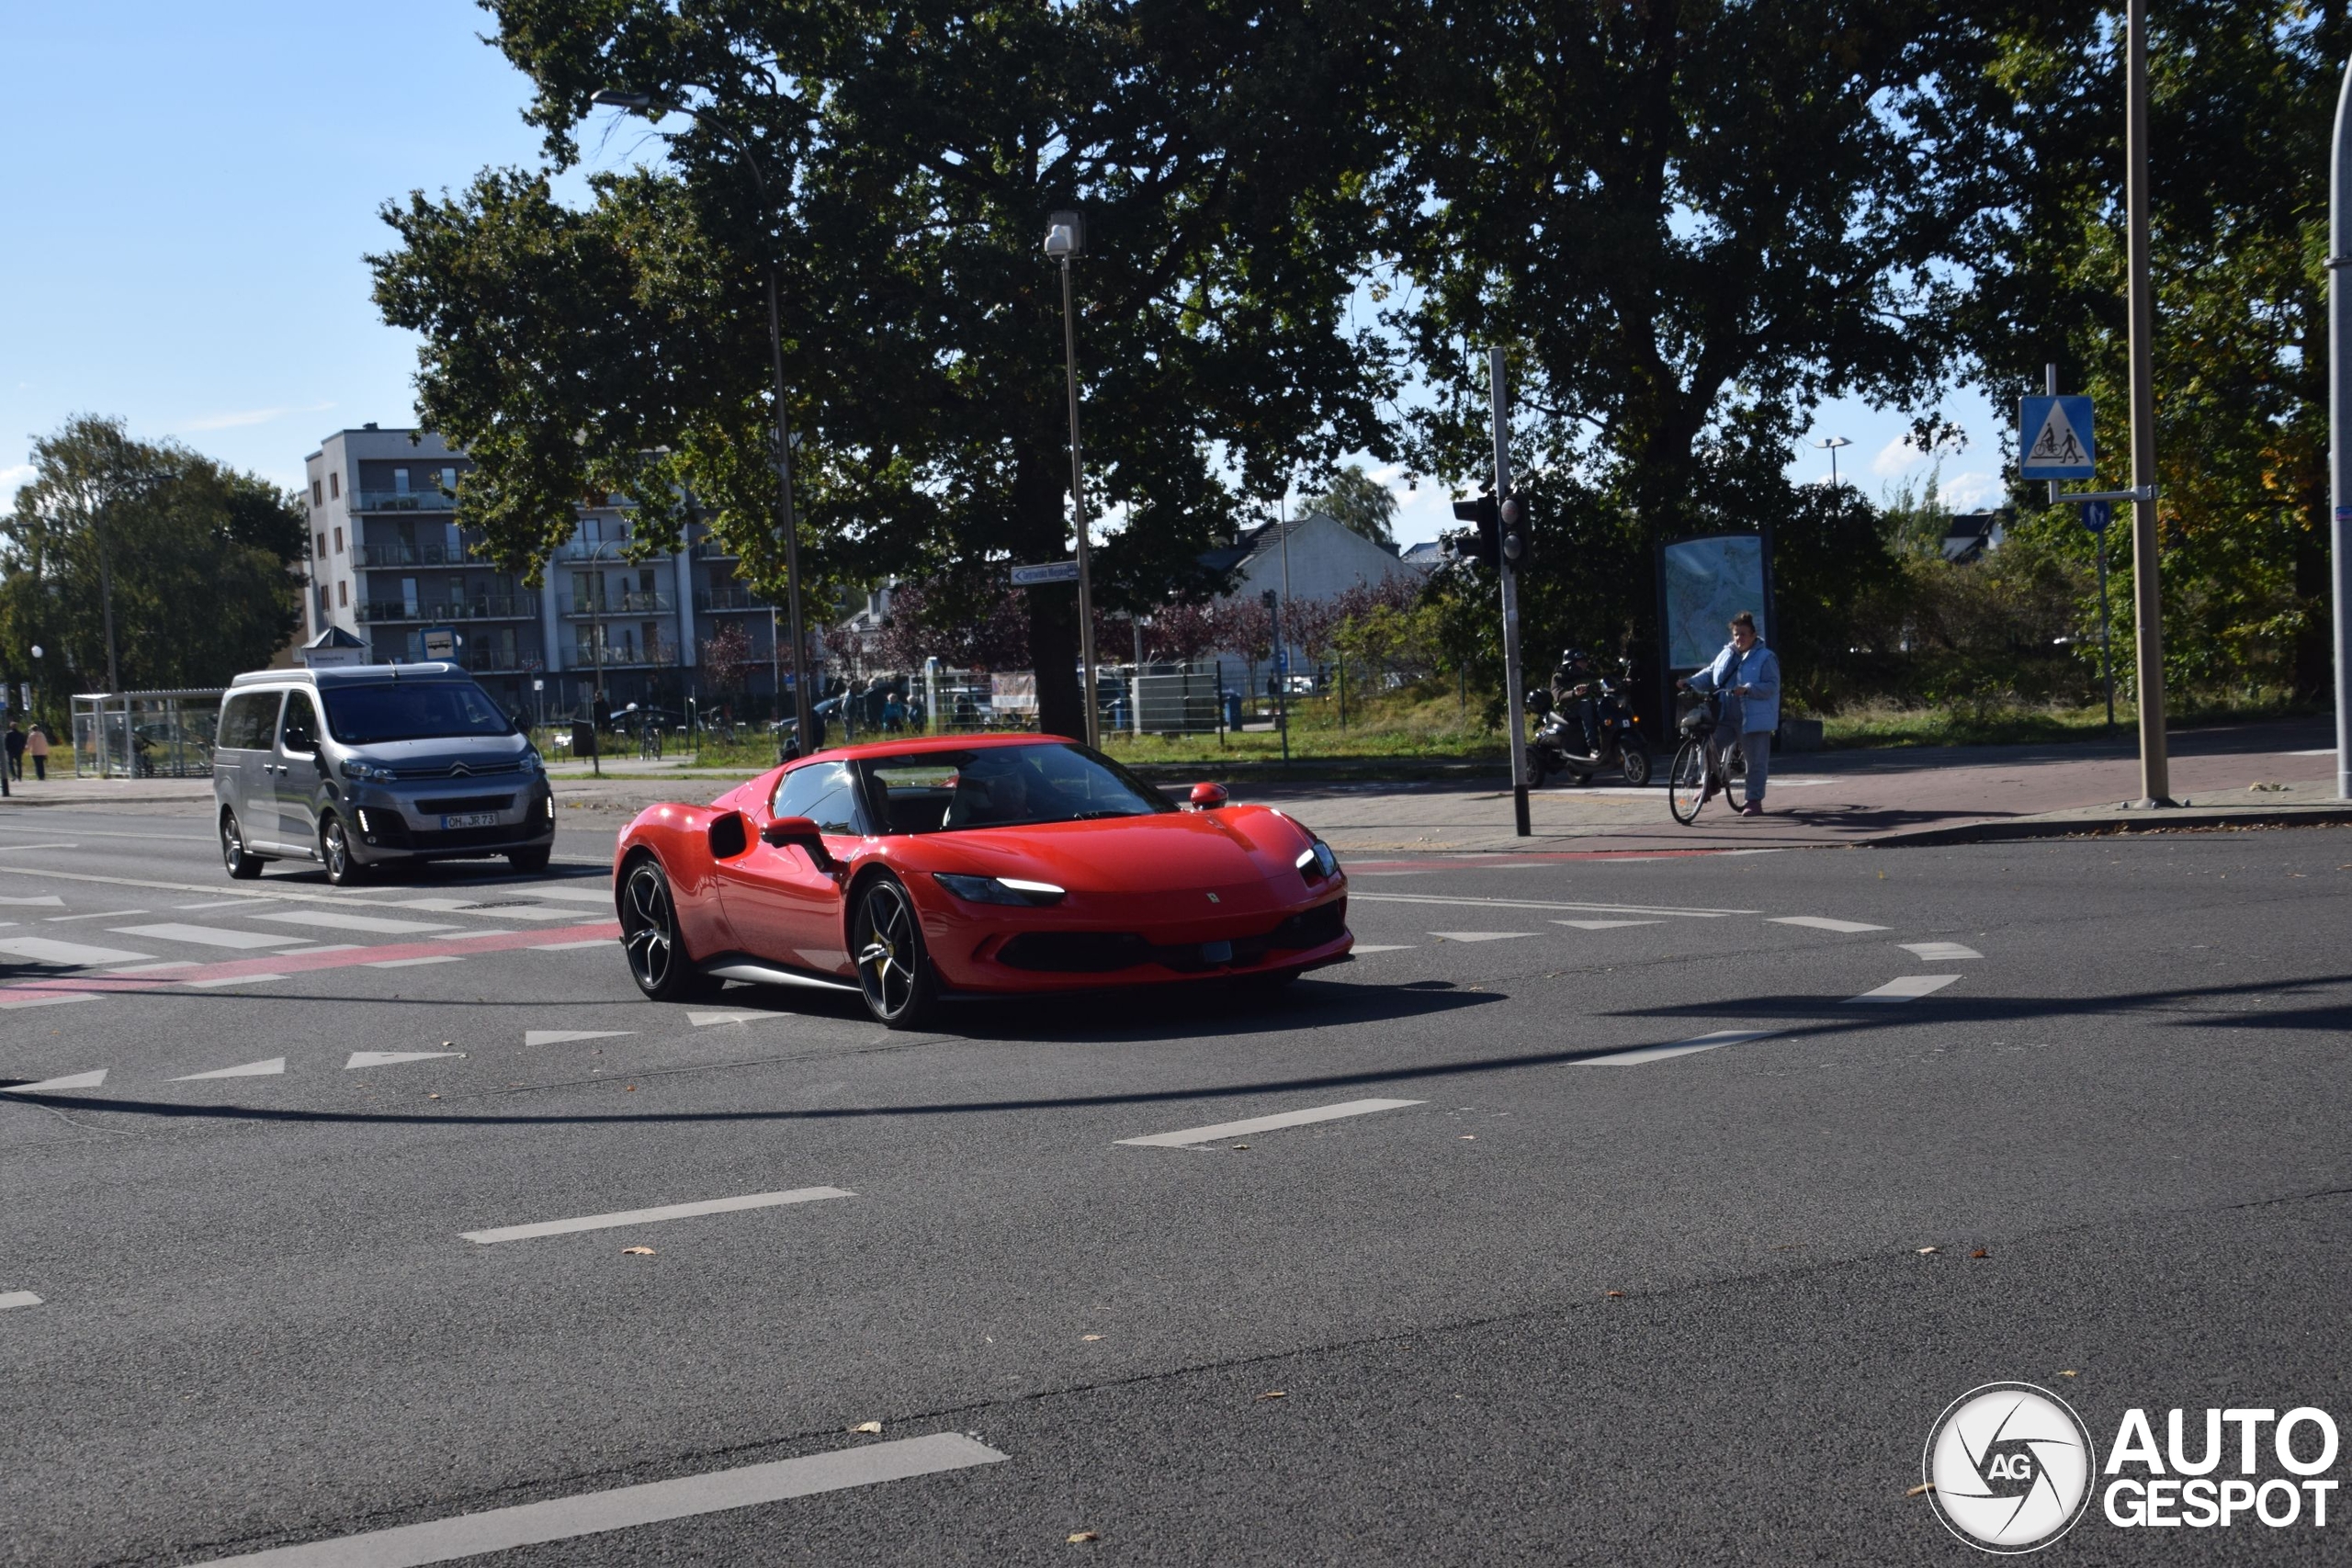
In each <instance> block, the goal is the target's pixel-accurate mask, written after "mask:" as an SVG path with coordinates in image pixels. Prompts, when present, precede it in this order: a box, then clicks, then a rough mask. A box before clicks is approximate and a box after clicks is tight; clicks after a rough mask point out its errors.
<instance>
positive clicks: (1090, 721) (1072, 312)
mask: <svg viewBox="0 0 2352 1568" xmlns="http://www.w3.org/2000/svg"><path fill="white" fill-rule="evenodd" d="M1046 222H1047V228H1046V254H1047V255H1048V256H1051V257H1053V258H1054V259H1056V260H1057V261H1059V262H1060V263H1061V264H1062V361H1063V365H1064V367H1065V368H1066V369H1067V370H1068V372H1069V510H1070V519H1071V523H1072V525H1073V526H1074V527H1075V528H1076V530H1077V534H1078V651H1079V663H1080V666H1081V668H1082V671H1083V674H1082V679H1083V681H1084V682H1085V687H1086V690H1085V693H1084V697H1083V701H1084V711H1085V715H1086V743H1087V744H1088V745H1089V746H1092V747H1096V748H1098V749H1099V748H1100V747H1101V746H1102V744H1103V721H1102V716H1101V715H1100V714H1098V713H1096V712H1095V711H1094V573H1093V568H1092V563H1091V559H1090V555H1091V552H1090V551H1089V550H1088V548H1087V538H1086V464H1085V463H1084V461H1083V460H1082V459H1081V458H1080V454H1079V446H1078V307H1077V304H1076V303H1075V300H1074V299H1073V296H1072V295H1071V292H1070V280H1069V263H1070V258H1071V257H1072V256H1075V255H1078V254H1080V253H1081V252H1083V251H1084V250H1085V248H1086V221H1085V220H1084V219H1082V218H1080V216H1079V215H1078V214H1077V213H1076V212H1057V213H1055V214H1054V215H1053V216H1052V217H1051V218H1049V219H1048V220H1046Z"/></svg>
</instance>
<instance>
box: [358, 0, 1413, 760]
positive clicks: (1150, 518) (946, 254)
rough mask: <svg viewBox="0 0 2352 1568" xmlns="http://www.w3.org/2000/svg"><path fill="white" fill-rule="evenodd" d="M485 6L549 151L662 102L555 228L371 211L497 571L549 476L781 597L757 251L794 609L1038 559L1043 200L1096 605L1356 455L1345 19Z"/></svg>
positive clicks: (1153, 8) (455, 202)
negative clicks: (782, 367) (718, 554)
mask: <svg viewBox="0 0 2352 1568" xmlns="http://www.w3.org/2000/svg"><path fill="white" fill-rule="evenodd" d="M492 11H493V13H494V14H495V16H496V17H497V20H498V34H497V39H496V41H497V43H498V45H499V47H501V48H502V49H503V51H505V53H506V55H507V57H508V58H509V59H510V60H511V61H513V62H514V63H515V65H516V66H518V67H519V68H520V69H522V70H523V71H524V72H526V73H527V74H528V75H529V76H530V77H531V78H532V80H533V81H534V82H535V83H536V84H537V89H538V96H537V100H536V102H535V105H534V107H533V108H532V110H531V117H532V118H533V119H534V120H535V121H536V122H537V124H539V125H540V126H542V127H543V128H544V129H545V130H546V131H547V150H548V160H549V163H550V164H552V165H554V166H557V167H560V166H563V165H565V164H569V163H570V162H571V160H572V159H573V157H574V155H575V141H574V139H575V137H576V136H577V134H578V133H579V130H580V127H581V124H582V121H583V120H584V119H585V118H587V116H588V115H589V114H590V112H591V106H590V98H591V96H592V95H593V94H594V92H595V91H596V90H598V89H599V88H605V87H616V88H622V89H626V90H629V91H633V92H642V93H647V94H650V95H652V96H654V97H655V98H656V99H658V100H660V101H662V102H664V103H682V104H686V105H690V106H692V107H695V109H696V110H697V111H699V115H698V118H695V119H694V120H693V121H692V122H691V123H687V122H684V121H673V125H675V126H676V128H677V132H676V134H675V136H674V137H673V139H672V141H671V142H670V154H671V155H670V159H669V162H668V164H667V165H666V166H665V167H663V168H662V169H660V170H640V171H638V172H636V173H632V174H629V175H618V176H611V177H603V178H599V179H597V180H596V181H594V193H595V196H594V204H593V205H592V206H591V207H590V208H589V209H586V210H582V211H573V210H571V209H565V208H563V207H561V206H560V205H559V204H557V203H556V202H555V201H554V200H553V199H552V198H551V197H550V195H549V193H548V185H547V181H546V179H545V177H544V176H543V175H533V174H525V173H519V172H514V171H503V172H491V173H487V174H485V175H482V176H481V178H480V179H479V180H477V182H476V183H475V185H474V186H472V188H471V189H469V191H468V192H466V193H465V194H464V195H462V196H460V197H456V198H453V199H446V200H441V201H428V200H427V199H425V198H424V197H422V196H421V195H420V196H418V197H415V198H413V200H412V201H411V202H410V203H409V204H408V205H407V206H406V207H405V208H402V209H394V210H390V211H388V212H387V215H386V216H387V218H388V220H389V221H390V223H391V224H392V226H393V227H394V229H395V230H396V231H397V232H398V235H399V244H398V247H397V248H396V249H395V250H393V251H392V252H390V253H389V254H384V255H381V256H378V257H376V258H374V265H375V267H376V273H377V297H378V299H379V302H380V304H381V307H382V309H383V311H384V314H385V316H386V318H387V319H388V320H390V321H393V322H394V323H396V324H400V325H403V326H408V327H411V328H413V329H414V330H416V331H418V332H419V333H421V334H422V335H423V337H424V347H423V350H422V355H423V360H422V368H421V375H420V377H419V405H420V413H421V415H422V417H423V418H424V420H425V421H426V422H427V423H431V424H432V425H434V426H435V428H437V429H439V430H440V431H442V432H443V433H444V434H447V436H449V437H450V438H451V439H453V440H455V441H458V442H461V443H463V444H464V445H465V446H467V447H468V448H469V450H470V452H471V454H472V456H473V457H474V458H475V459H476V462H477V464H478V467H477V468H475V470H474V471H473V472H472V474H470V475H469V478H468V479H467V480H466V481H465V483H464V484H462V485H461V486H460V489H459V495H458V503H459V514H460V518H461V521H464V522H466V523H469V524H471V525H478V526H480V527H481V528H482V529H483V530H484V533H485V535H486V536H487V538H488V540H489V543H490V547H491V548H492V552H493V553H494V554H496V555H497V556H498V557H499V558H501V559H502V560H503V561H504V562H505V563H506V564H508V565H509V566H511V567H521V568H526V569H532V570H536V569H537V566H538V565H539V564H541V563H543V562H544V561H545V560H546V559H547V558H548V553H549V551H550V550H551V549H552V548H553V547H554V546H555V545H556V544H557V543H558V542H559V541H560V538H561V536H562V535H563V533H564V532H565V531H566V530H567V529H568V527H569V525H570V513H569V507H570V505H571V502H572V500H573V499H574V498H575V497H577V496H578V495H579V494H580V493H581V492H582V491H583V490H603V491H622V492H624V493H626V494H628V495H629V496H630V497H631V498H633V499H634V500H635V501H636V502H637V503H638V505H639V513H640V518H641V522H642V526H641V527H640V530H639V536H640V538H642V539H643V540H644V541H645V543H646V545H647V547H656V546H663V545H667V544H669V543H670V542H671V541H672V540H673V538H674V536H675V535H676V531H677V527H678V525H679V523H680V521H681V519H682V514H683V513H684V510H685V508H686V506H687V505H688V504H689V502H685V501H682V500H681V498H682V497H690V498H691V504H692V505H695V506H699V507H701V508H703V509H705V510H706V512H707V516H708V520H709V522H710V524H711V526H712V527H713V529H714V531H715V532H717V533H718V535H719V536H721V537H722V538H725V539H726V540H728V541H729V543H730V544H731V545H733V546H735V547H737V548H738V549H740V550H741V553H742V555H743V557H744V559H745V563H746V566H747V567H748V569H749V570H750V571H751V572H752V575H753V577H754V579H755V580H756V581H758V582H759V583H760V585H761V586H762V587H763V589H764V590H766V591H768V592H775V591H776V590H777V589H778V588H779V587H780V580H781V577H782V571H781V566H780V560H779V557H780V551H779V548H778V545H777V541H776V540H775V536H774V526H773V521H772V520H773V518H774V517H775V480H774V479H773V476H772V473H771V470H770V463H769V455H768V446H769V443H768V441H767V439H766V437H765V435H764V428H765V426H766V423H767V421H768V420H769V419H770V417H771V411H770V410H769V408H768V405H767V395H766V388H767V385H768V380H769V367H768V347H767V341H766V339H767V318H766V309H765V301H764V297H763V268H764V265H765V262H766V259H767V258H769V257H775V258H777V260H778V264H779V265H780V267H781V269H782V276H783V288H782V299H783V313H784V327H785V337H786V382H787V384H788V385H789V386H790V387H791V388H792V389H793V394H792V395H793V398H794V404H793V407H792V408H791V410H790V413H791V417H792V423H793V425H794V428H795V429H796V431H797V432H799V433H805V434H806V437H807V442H808V445H807V447H806V449H805V450H804V451H803V452H802V453H801V454H800V455H799V456H798V457H797V458H796V485H797V487H798V490H797V500H798V501H799V502H801V513H800V514H801V519H802V523H803V525H804V539H803V545H804V550H805V553H804V557H803V558H804V561H805V562H806V563H807V565H808V568H809V575H810V576H811V578H812V579H813V580H816V581H814V582H812V590H814V589H816V587H817V585H818V583H820V582H821V581H822V580H824V579H825V578H827V577H829V576H830V577H831V578H833V579H834V580H836V581H844V582H847V581H872V580H874V579H876V578H877V577H879V576H880V575H882V574H883V573H885V572H897V573H899V574H901V575H908V576H922V577H925V578H927V579H930V580H932V581H935V582H938V583H942V584H954V583H957V582H965V583H975V584H978V583H982V582H985V581H987V580H989V578H991V577H997V576H999V575H1000V574H1001V572H1002V570H1004V568H1005V567H1006V566H1007V565H1009V564H1010V563H1012V562H1013V561H1017V560H1035V559H1038V558H1046V557H1051V556H1055V555H1060V554H1064V553H1066V552H1067V551H1068V550H1069V548H1070V534H1069V489H1068V487H1069V449H1068V438H1069V424H1068V407H1067V403H1066V401H1065V392H1064V389H1063V384H1062V342H1063V324H1062V308H1061V296H1060V288H1059V283H1058V278H1057V275H1056V273H1055V271H1054V269H1053V268H1052V266H1051V265H1049V264H1048V263H1047V262H1046V260H1045V259H1044V258H1043V257H1042V256H1041V255H1040V254H1039V245H1040V243H1041V241H1042V239H1043V236H1044V232H1045V226H1046V215H1047V214H1048V213H1049V212H1050V211H1053V210H1055V209H1059V208H1065V207H1076V208H1079V209H1081V210H1083V211H1084V212H1085V214H1086V219H1087V226H1088V230H1089V234H1088V252H1087V254H1086V256H1085V257H1084V258H1083V259H1082V260H1080V262H1079V263H1078V264H1077V297H1078V303H1079V322H1078V343H1079V353H1080V360H1081V365H1082V367H1083V369H1084V405H1085V407H1084V423H1085V430H1084V434H1085V442H1086V453H1087V459H1088V476H1089V487H1088V488H1089V494H1088V500H1089V502H1090V503H1091V505H1092V506H1093V507H1094V508H1095V509H1096V511H1097V522H1098V524H1100V523H1102V521H1103V519H1104V518H1106V517H1109V516H1112V515H1115V514H1124V519H1125V525H1124V527H1120V528H1114V529H1113V530H1112V532H1113V537H1111V538H1110V539H1109V540H1108V542H1107V543H1106V545H1105V546H1104V547H1103V550H1102V552H1101V554H1100V555H1099V556H1098V558H1097V569H1096V570H1097V581H1098V584H1099V590H1098V592H1099V593H1100V595H1101V597H1102V599H1103V602H1104V603H1106V604H1113V605H1122V604H1124V605H1125V606H1128V607H1134V606H1136V605H1148V604H1156V603H1159V601H1161V600H1162V599H1164V598H1165V597H1166V596H1167V594H1168V593H1169V592H1171V591H1175V592H1202V591H1204V590H1205V589H1206V588H1207V587H1208V586H1210V585H1209V584H1207V583H1206V582H1205V581H1204V580H1203V574H1202V571H1201V569H1200V568H1199V566H1198V564H1197V560H1196V558H1197V557H1198V555H1199V554H1200V552H1201V551H1202V550H1203V549H1204V547H1207V546H1209V545H1210V544H1212V543H1214V542H1215V541H1216V539H1218V538H1219V537H1221V536H1226V535H1227V534H1229V532H1230V530H1231V528H1232V527H1233V526H1234V525H1235V524H1236V523H1237V522H1238V520H1239V517H1240V516H1241V514H1242V513H1244V512H1245V511H1246V510H1248V509H1249V507H1250V503H1251V502H1252V501H1253V500H1254V501H1259V502H1263V501H1267V500H1271V498H1272V497H1273V496H1274V495H1276V494H1278V493H1280V491H1282V490H1283V488H1284V486H1285V484H1286V483H1287V480H1288V478H1289V476H1290V474H1291V473H1292V472H1294V471H1295V470H1296V469H1298V468H1313V467H1315V466H1316V465H1317V464H1318V463H1323V462H1328V461H1329V460H1330V459H1332V458H1334V457H1337V456H1338V455H1339V454H1340V453H1342V452H1345V451H1348V450H1351V449H1366V450H1373V451H1374V452H1375V453H1377V452H1378V451H1379V450H1381V449H1382V448H1383V447H1384V446H1385V434H1384V432H1383V430H1382V427H1381V422H1380V420H1379V417H1378V412H1377V411H1378V407H1379V401H1380V399H1381V397H1382V396H1383V395H1384V394H1385V392H1386V390H1387V386H1386V381H1385V371H1384V366H1383V360H1382V357H1381V355H1380V352H1379V350H1378V345H1377V344H1376V342H1375V340H1374V334H1373V333H1372V332H1371V330H1370V329H1369V328H1368V327H1360V326H1357V325H1355V324H1353V323H1352V322H1351V320H1350V318H1349V314H1348V306H1349V303H1350V300H1351V293H1352V289H1353V286H1354V281H1355V279H1354V269H1355V267H1356V265H1357V263H1358V261H1359V258H1361V257H1362V256H1363V254H1364V253H1365V251H1366V249H1367V245H1368V239H1367V226H1368V224H1369V223H1370V221H1371V219H1370V216H1369V211H1370V209H1369V206H1368V203H1367V202H1366V200H1365V199H1364V197H1365V193H1366V190H1367V182H1368V175H1369V172H1370V171H1371V169H1372V168H1373V167H1374V164H1375V163H1376V160H1377V158H1378V157H1379V156H1380V152H1379V147H1378V139H1377V135H1376V131H1375V129H1374V124H1373V121H1372V118H1371V117H1370V115H1369V113H1368V112H1367V107H1368V106H1367V95H1368V81H1369V78H1370V75H1371V73H1372V72H1373V71H1374V68H1375V66H1376V64H1377V63H1378V62H1377V61H1376V60H1375V59H1374V58H1373V56H1372V52H1371V51H1370V50H1369V49H1368V48H1367V46H1366V45H1365V44H1364V43H1363V41H1362V37H1361V29H1360V28H1357V27H1356V24H1355V21H1354V18H1353V13H1352V11H1351V9H1350V7H1349V6H1347V5H1346V4H1344V3H1343V0H1342V3H1337V4H1332V5H1317V4H1309V5H1305V6H1300V5H1277V4H1274V3H1272V0H1232V3H1229V4H1220V5H1217V6H1210V7H1202V6H1198V5H1195V4H1191V3H1188V0H1125V3H1114V0H1093V3H1089V4H1081V5H1075V6H1069V5H1058V4H1052V3H1050V0H996V3H993V4H984V5H979V6H969V5H950V4H946V3H945V0H916V3H914V4H910V5H900V6H892V7H887V8H886V7H881V6H872V5H866V4H859V3H856V0H819V3H816V4H810V5H806V6H781V5H776V4H773V3H768V0H721V3H718V4H713V5H709V6H689V7H683V8H681V7H677V6H672V5H669V4H666V3H663V0H611V3H609V4H606V5H603V6H597V7H595V8H594V9H593V10H588V11H583V10H582V8H581V7H580V6H578V5H577V4H575V3H573V0H492ZM746 159H749V160H753V161H756V162H757V164H758V166H759V167H760V168H761V169H763V171H764V175H763V181H764V186H765V189H766V190H767V192H769V193H770V194H771V195H773V197H775V200H774V201H773V202H772V203H769V202H763V198H762V196H761V188H760V182H757V181H755V180H753V179H752V177H750V175H748V173H747V171H746V168H745V160H746ZM827 597H828V595H827V594H825V593H824V592H817V591H812V592H811V602H812V603H823V602H825V600H826V598H827ZM1025 597H1026V610H1027V615H1028V620H1029V626H1028V640H1029V642H1030V644H1031V646H1032V649H1033V652H1034V656H1035V660H1036V669H1037V673H1038V690H1039V699H1040V710H1041V718H1042V720H1043V721H1044V722H1045V723H1046V725H1047V726H1048V727H1051V728H1070V729H1074V728H1077V726H1078V724H1079V721H1080V714H1079V707H1078V701H1079V697H1078V692H1077V682H1076V680H1075V676H1074V673H1073V670H1072V666H1073V664H1074V660H1075V649H1076V615H1075V610H1076V606H1075V604H1074V597H1073V595H1072V594H1071V593H1070V592H1069V590H1066V589H1061V590H1044V591H1036V592H1030V593H1028V594H1027V595H1026V596H1025ZM974 608H975V609H976V610H977V608H978V605H977V604H976V605H975V606H974Z"/></svg>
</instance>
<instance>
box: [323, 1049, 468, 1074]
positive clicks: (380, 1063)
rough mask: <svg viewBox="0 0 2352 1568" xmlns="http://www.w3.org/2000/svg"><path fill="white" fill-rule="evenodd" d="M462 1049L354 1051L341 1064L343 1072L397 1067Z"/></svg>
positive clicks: (462, 1053) (461, 1052) (452, 1053)
mask: <svg viewBox="0 0 2352 1568" xmlns="http://www.w3.org/2000/svg"><path fill="white" fill-rule="evenodd" d="M462 1055H465V1053H464V1052H463V1051H354V1052H353V1053H352V1054H351V1059H350V1060H349V1061H347V1062H345V1063H344V1065H343V1070H344V1071H345V1072H346V1073H347V1072H349V1071H351V1070H352V1069H353V1068H354V1067H397V1066H401V1065H403V1064H405V1063H409V1062H435V1061H438V1060H440V1059H441V1058H442V1057H444V1056H462Z"/></svg>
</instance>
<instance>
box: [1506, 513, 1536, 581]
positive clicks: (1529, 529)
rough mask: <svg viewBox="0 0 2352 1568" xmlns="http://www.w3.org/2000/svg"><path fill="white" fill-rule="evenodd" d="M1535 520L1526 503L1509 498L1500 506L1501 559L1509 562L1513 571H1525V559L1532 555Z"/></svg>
mask: <svg viewBox="0 0 2352 1568" xmlns="http://www.w3.org/2000/svg"><path fill="white" fill-rule="evenodd" d="M1534 543H1535V519H1534V517H1533V516H1532V509H1531V508H1530V507H1529V506H1528V504H1527V502H1525V501H1523V500H1521V498H1520V497H1518V496H1515V495H1514V496H1511V497H1510V498H1509V499H1508V500H1506V501H1505V502H1503V505H1502V551H1503V558H1504V559H1505V560H1507V561H1509V562H1510V569H1511V570H1513V571H1525V570H1527V559H1528V557H1529V556H1530V555H1532V553H1533V551H1532V546H1533V545H1534Z"/></svg>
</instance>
